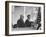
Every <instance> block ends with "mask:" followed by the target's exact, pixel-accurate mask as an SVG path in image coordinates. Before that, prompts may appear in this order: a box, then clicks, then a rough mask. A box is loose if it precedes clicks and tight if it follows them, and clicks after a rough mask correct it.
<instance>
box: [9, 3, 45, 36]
mask: <svg viewBox="0 0 46 37" xmlns="http://www.w3.org/2000/svg"><path fill="white" fill-rule="evenodd" d="M8 10H9V35H11V34H33V33H36V34H37V33H44V3H29V2H26V3H24V2H23V3H22V2H21V3H20V2H14V3H13V2H10V3H9V8H8Z"/></svg>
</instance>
